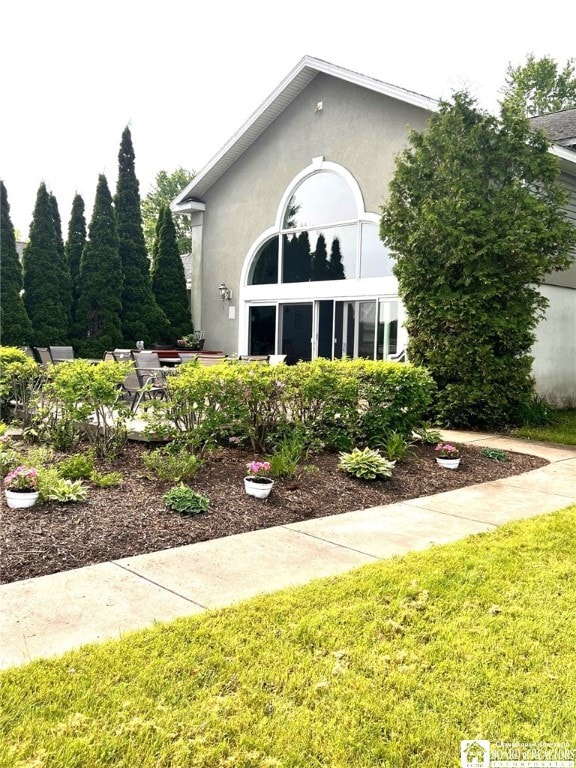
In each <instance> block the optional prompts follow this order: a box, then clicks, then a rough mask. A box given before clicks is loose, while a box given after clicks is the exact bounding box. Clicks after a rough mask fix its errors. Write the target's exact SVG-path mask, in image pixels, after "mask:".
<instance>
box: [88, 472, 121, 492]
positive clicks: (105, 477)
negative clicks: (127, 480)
mask: <svg viewBox="0 0 576 768" xmlns="http://www.w3.org/2000/svg"><path fill="white" fill-rule="evenodd" d="M123 479H124V477H123V475H122V472H108V473H107V474H102V473H101V472H92V473H91V475H90V482H91V483H92V485H96V486H97V487H98V488H114V487H115V486H117V485H122V480H123Z"/></svg>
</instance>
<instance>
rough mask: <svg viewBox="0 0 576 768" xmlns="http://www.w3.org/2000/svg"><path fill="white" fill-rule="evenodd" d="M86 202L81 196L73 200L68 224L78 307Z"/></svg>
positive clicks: (68, 243) (73, 279)
mask: <svg viewBox="0 0 576 768" xmlns="http://www.w3.org/2000/svg"><path fill="white" fill-rule="evenodd" d="M84 211H85V206H84V200H83V199H82V197H81V196H80V195H79V194H75V195H74V199H73V200H72V212H71V214H70V221H69V223H68V239H67V240H66V258H67V260H68V268H69V270H70V279H71V281H72V296H73V305H74V306H75V305H76V301H77V300H78V291H79V278H80V260H81V258H82V251H83V250H84V246H85V245H86V218H85V214H84Z"/></svg>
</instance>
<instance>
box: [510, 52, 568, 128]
mask: <svg viewBox="0 0 576 768" xmlns="http://www.w3.org/2000/svg"><path fill="white" fill-rule="evenodd" d="M574 61H575V60H574V59H568V61H567V62H566V64H565V65H564V68H563V69H561V70H560V69H559V66H558V63H557V62H556V61H555V60H554V59H552V58H551V57H550V56H544V57H543V58H541V59H537V58H535V56H534V54H532V53H531V54H529V55H528V58H527V60H526V63H525V64H523V65H521V66H518V67H513V66H512V65H511V64H510V65H509V66H508V70H507V72H506V83H505V87H504V101H503V103H504V104H506V105H508V106H516V107H518V108H520V109H522V110H524V112H525V113H526V115H528V117H536V116H537V115H544V114H546V113H548V112H559V111H560V110H563V109H572V108H574V107H576V76H575V75H574Z"/></svg>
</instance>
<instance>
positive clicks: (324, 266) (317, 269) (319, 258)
mask: <svg viewBox="0 0 576 768" xmlns="http://www.w3.org/2000/svg"><path fill="white" fill-rule="evenodd" d="M329 277H330V276H329V273H328V251H327V250H326V238H325V237H324V235H322V234H320V235H318V239H317V240H316V248H315V249H314V253H313V254H312V280H329Z"/></svg>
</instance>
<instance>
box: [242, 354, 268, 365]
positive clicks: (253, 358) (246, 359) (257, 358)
mask: <svg viewBox="0 0 576 768" xmlns="http://www.w3.org/2000/svg"><path fill="white" fill-rule="evenodd" d="M268 357H269V356H268V355H240V357H239V358H238V360H240V361H242V362H243V363H260V365H264V363H267V362H268Z"/></svg>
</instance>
